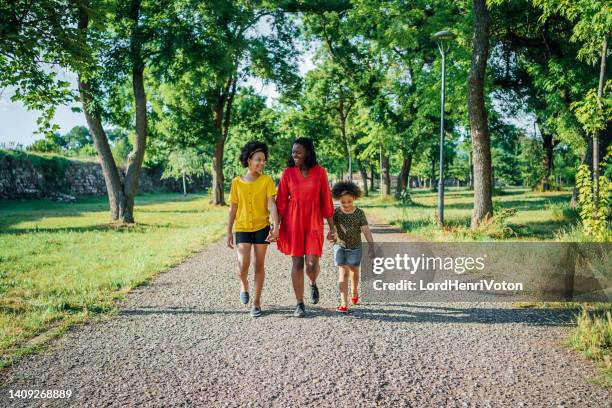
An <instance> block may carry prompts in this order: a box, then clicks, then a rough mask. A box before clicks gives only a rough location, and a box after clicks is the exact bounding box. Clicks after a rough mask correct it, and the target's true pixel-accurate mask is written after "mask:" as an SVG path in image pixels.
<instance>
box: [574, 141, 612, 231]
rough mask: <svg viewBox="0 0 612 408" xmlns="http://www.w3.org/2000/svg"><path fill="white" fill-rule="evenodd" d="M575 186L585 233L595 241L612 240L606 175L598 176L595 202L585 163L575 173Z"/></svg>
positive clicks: (589, 174) (608, 189) (589, 172)
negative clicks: (597, 194)
mask: <svg viewBox="0 0 612 408" xmlns="http://www.w3.org/2000/svg"><path fill="white" fill-rule="evenodd" d="M608 154H609V153H608ZM576 187H577V188H578V203H579V204H580V218H581V220H582V225H583V227H584V230H585V232H586V233H587V235H589V236H590V237H592V238H593V240H595V241H610V240H612V234H611V233H610V214H611V211H610V191H611V183H610V180H608V178H607V177H606V176H600V177H599V202H598V203H596V202H595V197H594V192H593V180H592V179H591V171H590V170H589V168H588V166H587V165H585V164H582V165H580V167H579V168H578V173H577V174H576ZM597 204H598V205H597Z"/></svg>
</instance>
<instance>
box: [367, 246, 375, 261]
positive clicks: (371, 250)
mask: <svg viewBox="0 0 612 408" xmlns="http://www.w3.org/2000/svg"><path fill="white" fill-rule="evenodd" d="M368 256H369V257H370V258H372V259H373V258H374V257H376V251H375V250H374V244H372V243H370V244H369V245H368Z"/></svg>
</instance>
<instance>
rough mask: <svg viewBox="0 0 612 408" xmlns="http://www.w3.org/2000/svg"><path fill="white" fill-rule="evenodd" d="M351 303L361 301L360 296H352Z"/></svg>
mask: <svg viewBox="0 0 612 408" xmlns="http://www.w3.org/2000/svg"><path fill="white" fill-rule="evenodd" d="M351 303H352V304H354V305H356V304H357V303H359V296H353V297H352V298H351Z"/></svg>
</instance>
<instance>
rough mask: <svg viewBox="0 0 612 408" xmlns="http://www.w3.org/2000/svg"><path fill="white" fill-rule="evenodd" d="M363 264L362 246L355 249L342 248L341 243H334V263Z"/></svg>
mask: <svg viewBox="0 0 612 408" xmlns="http://www.w3.org/2000/svg"><path fill="white" fill-rule="evenodd" d="M360 264H361V247H360V246H359V247H357V248H354V249H347V248H342V247H341V246H340V245H338V244H335V245H334V265H336V266H341V265H348V266H359V265H360Z"/></svg>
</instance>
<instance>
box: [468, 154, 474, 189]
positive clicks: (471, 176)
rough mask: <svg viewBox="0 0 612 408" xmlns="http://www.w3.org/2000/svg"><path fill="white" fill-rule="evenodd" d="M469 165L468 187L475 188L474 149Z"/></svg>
mask: <svg viewBox="0 0 612 408" xmlns="http://www.w3.org/2000/svg"><path fill="white" fill-rule="evenodd" d="M468 167H469V172H470V175H469V177H470V179H469V180H468V188H469V189H470V190H473V189H474V161H473V158H472V149H470V158H469V161H468Z"/></svg>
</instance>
